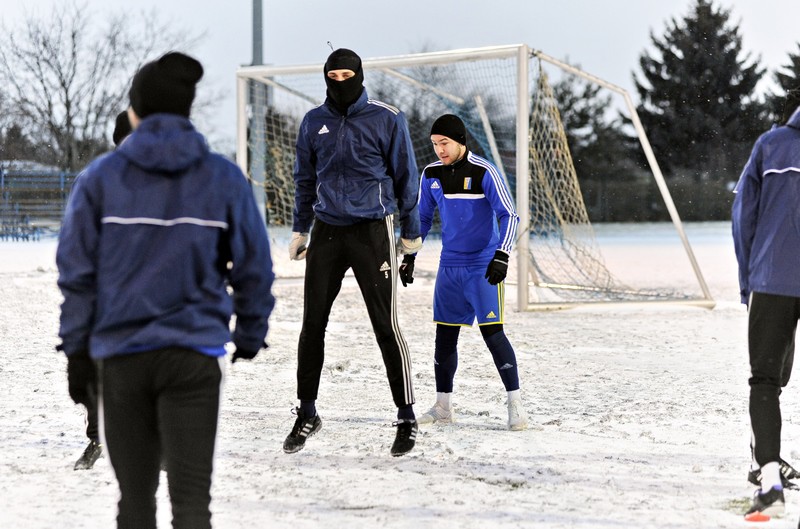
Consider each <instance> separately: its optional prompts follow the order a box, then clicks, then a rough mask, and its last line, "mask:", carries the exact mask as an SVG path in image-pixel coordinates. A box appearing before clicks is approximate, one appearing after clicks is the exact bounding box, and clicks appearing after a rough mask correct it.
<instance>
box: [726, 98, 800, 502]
mask: <svg viewBox="0 0 800 529" xmlns="http://www.w3.org/2000/svg"><path fill="white" fill-rule="evenodd" d="M798 105H800V90H797V91H792V92H790V93H789V94H788V97H787V108H788V110H789V111H790V112H791V111H793V113H792V114H791V115H790V116H789V117H788V119H787V120H786V124H785V125H784V126H780V127H775V128H773V129H772V130H770V131H769V132H766V133H764V134H762V135H761V137H759V138H758V140H757V141H756V143H755V145H754V147H753V150H752V152H751V154H750V159H749V160H748V161H747V164H746V165H745V167H744V170H743V171H742V174H741V176H740V177H739V182H738V183H737V184H736V187H735V189H734V192H735V193H736V195H735V197H734V200H733V211H732V227H733V242H734V248H735V250H736V259H737V261H738V263H739V287H740V294H741V300H742V303H744V304H745V305H747V307H748V312H749V314H748V319H749V323H748V339H747V341H748V348H749V355H750V379H749V385H750V423H751V427H752V440H751V448H752V453H753V459H754V467H756V468H755V469H757V470H758V471H760V485H761V488H760V490H759V491H757V493H756V495H755V497H754V500H753V505H752V507H751V508H750V510H749V511H748V513H747V516H752V515H754V513H766V514H770V515H774V514H779V513H782V512H783V509H784V496H783V487H784V485H786V478H787V477H788V476H787V475H786V470H787V469H791V467H789V466H788V465H787V464H786V463H785V462H784V461H783V460H782V459H781V457H780V450H781V409H780V394H781V389H782V388H783V387H785V386H786V385H787V384H788V382H789V377H790V376H791V372H792V364H793V360H794V348H795V334H796V331H797V320H798V318H800V274H798V272H797V266H798V263H800V207H798V205H800V108H798ZM787 113H788V112H787ZM782 466H783V468H781V467H782ZM752 473H753V472H752V471H751V474H752ZM792 477H796V476H792Z"/></svg>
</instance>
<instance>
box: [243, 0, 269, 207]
mask: <svg viewBox="0 0 800 529" xmlns="http://www.w3.org/2000/svg"><path fill="white" fill-rule="evenodd" d="M262 64H264V11H263V9H262V0H253V62H252V65H253V66H257V65H262ZM266 95H267V91H266V86H264V85H263V84H261V83H257V82H255V81H250V90H249V96H250V140H251V141H248V142H247V144H248V145H249V146H250V160H249V167H248V169H249V171H248V173H249V174H250V181H251V182H252V186H253V196H254V197H255V199H256V206H257V207H258V211H259V212H260V213H261V217H262V218H263V219H264V222H267V194H266V190H265V186H264V184H265V180H266V174H265V173H266V164H265V162H266V144H265V143H264V141H263V138H264V131H265V128H266V123H264V119H265V110H266Z"/></svg>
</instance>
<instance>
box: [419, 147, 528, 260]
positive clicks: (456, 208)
mask: <svg viewBox="0 0 800 529" xmlns="http://www.w3.org/2000/svg"><path fill="white" fill-rule="evenodd" d="M436 208H438V209H439V216H440V218H441V220H442V254H441V257H440V258H439V262H440V264H441V265H442V266H477V265H486V264H487V263H488V262H489V261H491V259H492V257H493V256H494V252H495V251H496V250H500V251H502V252H505V253H507V254H511V250H512V249H513V247H514V242H515V238H516V233H517V225H518V224H519V215H517V212H516V210H515V209H514V199H513V197H512V196H511V193H510V191H509V189H508V186H507V185H506V183H505V180H504V179H503V177H502V176H501V175H500V173H499V172H498V171H497V168H496V167H495V166H494V165H492V164H491V163H489V162H488V161H487V160H485V159H484V158H481V157H480V156H476V155H475V154H473V153H471V152H467V154H466V156H464V158H462V159H461V160H459V161H458V162H456V163H454V164H452V165H443V164H442V162H441V161H437V162H434V163H432V164H430V165H428V166H427V167H425V170H424V171H423V172H422V178H421V179H420V191H419V217H420V223H421V226H422V236H423V237H425V236H426V235H427V234H428V232H429V231H430V229H431V225H432V224H433V214H434V212H435V210H436Z"/></svg>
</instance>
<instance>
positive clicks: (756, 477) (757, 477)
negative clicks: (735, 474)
mask: <svg viewBox="0 0 800 529" xmlns="http://www.w3.org/2000/svg"><path fill="white" fill-rule="evenodd" d="M796 478H800V472H798V471H797V470H795V469H794V468H793V467H792V465H790V464H789V463H787V462H786V461H784V460H783V459H781V485H783V488H784V489H789V490H798V489H800V486H798V485H797V484H796V483H794V482H793V481H790V480H792V479H796ZM747 481H749V482H750V483H752V484H753V485H755V486H756V487H760V486H761V469H760V468H757V469H755V470H750V471H749V472H748V473H747Z"/></svg>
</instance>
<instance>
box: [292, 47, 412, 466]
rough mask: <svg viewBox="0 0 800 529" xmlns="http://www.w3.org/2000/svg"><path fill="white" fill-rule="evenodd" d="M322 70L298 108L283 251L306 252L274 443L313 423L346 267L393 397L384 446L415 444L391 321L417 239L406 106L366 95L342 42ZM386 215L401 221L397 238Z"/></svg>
mask: <svg viewBox="0 0 800 529" xmlns="http://www.w3.org/2000/svg"><path fill="white" fill-rule="evenodd" d="M323 72H324V75H325V83H326V84H327V87H328V90H327V98H326V99H325V103H324V104H323V105H320V106H319V107H316V108H314V109H312V110H311V111H309V112H308V114H306V116H305V117H304V118H303V122H302V123H301V125H300V131H299V132H298V135H297V158H296V162H295V167H294V181H295V207H294V220H293V226H292V239H291V241H290V243H289V257H290V258H291V259H293V260H300V259H306V258H307V259H306V276H305V292H304V295H305V304H304V309H303V327H302V330H301V331H300V340H299V344H298V349H297V397H298V399H299V400H300V406H299V407H298V408H297V409H296V414H297V419H296V421H295V423H294V427H293V428H292V431H291V432H290V433H289V436H288V437H287V438H286V441H285V442H284V443H283V450H284V452H286V453H290V454H291V453H294V452H297V451H299V450H301V449H302V448H303V447H304V446H305V442H306V439H307V438H308V437H310V436H312V435H314V434H315V433H317V432H318V431H319V430H320V428H321V427H322V420H321V419H320V417H319V415H318V414H317V408H316V400H317V394H318V390H319V384H320V377H321V374H322V365H323V360H324V356H325V327H326V325H327V322H328V317H329V316H330V312H331V306H332V305H333V302H334V300H335V299H336V296H337V294H338V293H339V290H340V288H341V284H342V279H343V278H344V275H345V273H346V272H347V270H348V269H352V270H353V274H354V275H355V277H356V280H357V282H358V285H359V287H360V288H361V293H362V296H363V297H364V302H365V303H366V306H367V312H368V314H369V317H370V321H371V323H372V328H373V331H374V332H375V337H376V339H377V341H378V346H379V347H380V350H381V354H382V356H383V361H384V365H385V366H386V374H387V376H388V378H389V386H390V388H391V390H392V397H393V399H394V403H395V405H396V406H397V410H398V411H397V422H396V423H395V425H396V426H397V431H396V435H395V440H394V444H393V445H392V448H391V454H392V455H393V456H399V455H403V454H405V453H407V452H409V451H410V450H411V449H412V448H413V447H414V444H415V440H416V435H417V421H416V417H415V415H414V408H413V404H414V391H413V386H412V382H411V357H410V354H409V350H408V346H407V345H406V341H405V339H404V338H403V335H402V333H401V332H400V328H399V325H398V321H397V300H396V294H397V288H396V283H397V260H398V253H399V254H411V253H415V252H417V251H418V250H419V249H420V248H421V247H422V239H421V238H420V226H419V213H418V211H417V193H418V188H419V173H418V172H417V165H416V162H415V160H414V151H413V148H412V146H411V137H410V135H409V133H408V124H407V122H406V119H405V115H404V114H403V113H402V112H400V111H399V110H398V109H397V108H395V107H393V106H391V105H388V104H386V103H382V102H380V101H375V100H372V99H369V98H368V96H367V90H366V89H365V88H364V70H363V68H362V65H361V58H360V57H359V56H358V55H357V54H356V53H355V52H353V51H351V50H348V49H344V48H341V49H338V50H335V51H334V52H333V53H331V54H330V56H329V57H328V60H327V61H326V62H325V66H324V68H323ZM394 216H396V218H397V221H398V222H399V224H400V239H399V241H396V240H395V232H394V222H393V217H394ZM312 225H313V227H312ZM309 232H311V233H310V235H311V236H310V237H309ZM309 241H310V242H309Z"/></svg>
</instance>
